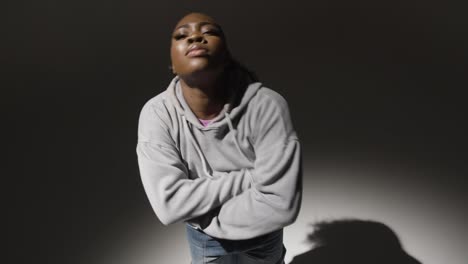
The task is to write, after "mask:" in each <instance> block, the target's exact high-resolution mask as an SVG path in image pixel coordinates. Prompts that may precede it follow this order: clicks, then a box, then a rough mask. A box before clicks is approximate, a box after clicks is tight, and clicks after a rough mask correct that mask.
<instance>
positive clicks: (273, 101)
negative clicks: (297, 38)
mask: <svg viewBox="0 0 468 264" xmlns="http://www.w3.org/2000/svg"><path fill="white" fill-rule="evenodd" d="M265 97H267V99H265V100H263V101H262V102H261V103H259V109H257V110H256V111H255V112H256V116H255V120H254V121H255V123H256V124H257V126H256V129H255V130H254V133H253V134H254V136H255V137H254V142H255V143H254V149H255V154H256V160H255V163H254V168H253V170H249V171H247V173H250V174H251V176H252V179H253V180H254V182H253V186H252V188H250V189H248V190H247V191H245V192H243V193H241V194H240V195H238V196H236V197H234V198H232V199H230V200H229V201H227V202H226V203H225V204H223V206H222V207H221V208H220V210H219V213H218V215H217V216H215V217H214V218H213V219H212V221H211V223H210V224H209V225H208V226H207V227H206V228H205V229H204V231H205V232H206V233H207V234H209V235H211V236H214V237H219V238H226V239H248V238H252V237H256V236H259V235H263V234H266V233H269V232H272V231H274V230H277V229H280V228H282V227H284V226H287V225H289V224H291V223H293V222H294V221H295V219H296V218H297V215H298V213H299V209H300V205H301V198H302V157H301V148H300V144H299V141H298V138H297V136H296V133H295V131H294V129H293V126H292V122H291V118H290V115H289V110H288V106H287V103H286V101H285V100H284V99H283V97H281V96H280V95H279V94H277V93H275V92H273V91H271V92H270V93H268V94H265Z"/></svg>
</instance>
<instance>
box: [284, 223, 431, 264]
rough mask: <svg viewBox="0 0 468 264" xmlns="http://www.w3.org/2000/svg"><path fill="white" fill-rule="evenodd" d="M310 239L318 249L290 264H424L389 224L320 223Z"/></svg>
mask: <svg viewBox="0 0 468 264" xmlns="http://www.w3.org/2000/svg"><path fill="white" fill-rule="evenodd" d="M308 239H309V241H310V242H312V243H313V244H314V248H313V249H312V250H310V251H308V252H306V253H304V254H301V255H298V256H296V257H294V259H293V261H292V262H291V263H290V264H310V263H313V264H342V263H352V264H354V263H356V264H371V263H372V264H376V263H379V264H422V263H421V262H419V261H418V260H416V259H415V258H413V257H412V256H410V255H408V254H407V253H406V252H405V251H404V249H403V248H402V246H401V244H400V241H399V239H398V237H397V236H396V234H395V233H394V232H393V231H392V230H391V229H390V228H389V227H388V226H386V225H384V224H382V223H379V222H374V221H363V220H357V219H345V220H336V221H331V222H320V223H317V224H315V225H314V232H313V233H311V234H309V236H308Z"/></svg>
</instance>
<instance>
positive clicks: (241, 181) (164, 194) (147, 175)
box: [136, 105, 250, 225]
mask: <svg viewBox="0 0 468 264" xmlns="http://www.w3.org/2000/svg"><path fill="white" fill-rule="evenodd" d="M136 150H137V156H138V165H139V169H140V175H141V179H142V182H143V186H144V188H145V191H146V194H147V196H148V199H149V201H150V203H151V206H152V207H153V209H154V211H155V213H156V215H157V216H158V218H159V219H160V221H161V222H162V223H163V224H165V225H168V224H171V223H175V222H179V221H185V220H188V219H191V218H194V217H197V216H200V215H203V214H205V213H207V212H208V211H210V210H212V209H214V208H216V207H219V206H220V205H222V204H223V203H225V202H226V201H228V200H229V199H231V198H232V197H234V196H236V195H238V194H240V193H241V192H243V191H244V190H246V189H247V188H249V186H250V180H249V179H248V177H246V176H245V173H239V174H236V175H235V177H231V176H232V175H229V174H220V175H216V176H215V177H213V178H206V177H203V178H196V179H189V178H188V171H187V168H186V166H185V165H184V163H183V161H182V159H181V157H180V153H179V151H178V150H177V148H176V146H175V143H174V142H173V140H172V138H171V137H170V134H169V130H168V129H167V124H166V123H165V122H164V119H161V117H160V116H159V115H158V114H157V113H156V112H155V111H154V110H153V109H152V108H151V107H150V106H148V105H145V107H144V108H143V110H142V112H141V115H140V121H139V140H138V144H137V149H136Z"/></svg>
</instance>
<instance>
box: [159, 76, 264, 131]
mask: <svg viewBox="0 0 468 264" xmlns="http://www.w3.org/2000/svg"><path fill="white" fill-rule="evenodd" d="M261 86H262V83H260V82H252V83H247V82H246V84H245V86H244V87H242V86H234V85H231V86H228V87H227V89H229V94H230V96H229V100H228V102H227V103H226V104H225V105H224V106H223V108H222V110H221V111H220V112H219V113H218V115H217V116H216V117H215V118H214V119H213V120H212V122H211V123H210V125H209V126H207V127H204V126H203V125H202V124H201V123H200V121H199V119H198V118H197V117H196V116H195V114H194V113H193V112H192V110H191V109H190V107H189V106H188V104H187V102H186V101H185V99H184V96H183V94H182V87H181V84H180V78H179V77H178V76H176V77H174V79H172V81H171V83H170V84H169V87H168V88H167V92H168V94H169V98H170V100H171V102H172V104H173V105H174V106H175V108H176V110H177V113H178V114H179V115H180V116H182V117H184V119H185V120H187V121H188V122H190V123H191V124H192V125H193V126H194V127H196V128H198V129H200V130H209V129H215V128H219V127H222V126H225V125H230V124H231V122H232V119H235V118H237V117H238V116H239V115H240V114H241V113H242V111H243V110H244V109H245V108H246V106H247V105H248V103H249V101H250V100H251V99H252V98H253V97H254V96H255V94H256V93H257V91H258V90H259V89H260V87H261Z"/></svg>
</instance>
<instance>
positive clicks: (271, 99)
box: [252, 85, 288, 108]
mask: <svg viewBox="0 0 468 264" xmlns="http://www.w3.org/2000/svg"><path fill="white" fill-rule="evenodd" d="M252 103H253V105H255V106H257V107H272V108H287V107H288V104H287V101H286V99H285V97H284V96H283V95H281V94H280V93H279V92H277V91H275V90H273V89H271V88H269V87H266V86H264V85H262V86H260V88H259V89H258V91H257V94H256V95H255V97H254V98H252Z"/></svg>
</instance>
